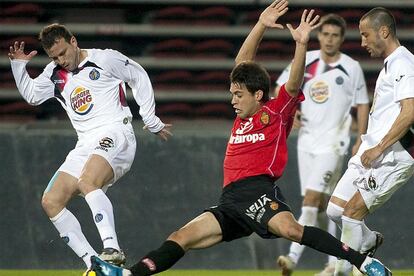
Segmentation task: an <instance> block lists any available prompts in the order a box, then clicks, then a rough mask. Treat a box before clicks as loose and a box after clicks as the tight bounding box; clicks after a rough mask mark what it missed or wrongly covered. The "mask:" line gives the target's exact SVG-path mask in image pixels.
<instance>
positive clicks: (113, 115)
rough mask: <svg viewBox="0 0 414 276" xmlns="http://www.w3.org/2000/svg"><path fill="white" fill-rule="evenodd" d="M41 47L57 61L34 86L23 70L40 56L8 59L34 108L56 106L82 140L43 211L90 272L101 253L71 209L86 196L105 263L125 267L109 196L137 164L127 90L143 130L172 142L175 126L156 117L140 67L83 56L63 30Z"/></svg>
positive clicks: (111, 56)
mask: <svg viewBox="0 0 414 276" xmlns="http://www.w3.org/2000/svg"><path fill="white" fill-rule="evenodd" d="M39 39H40V41H41V44H42V46H43V48H44V50H45V52H46V53H47V55H48V56H49V57H50V58H51V59H52V60H53V61H52V62H51V63H49V64H48V65H47V66H46V68H45V69H44V71H43V72H42V73H41V74H40V75H39V76H38V77H36V78H34V79H32V78H30V76H29V75H28V73H27V71H26V64H27V63H28V62H29V61H30V60H31V59H32V58H33V57H34V56H35V55H36V54H37V52H36V51H32V52H30V53H29V54H25V52H24V42H20V43H19V42H17V41H16V42H15V43H14V45H12V46H10V52H9V54H8V55H9V58H10V60H11V68H12V72H13V75H14V78H15V80H16V85H17V88H18V90H19V92H20V94H21V95H22V96H23V98H24V99H25V100H26V101H27V102H28V103H29V104H32V105H39V104H41V103H43V102H44V101H46V100H47V99H50V98H56V99H57V100H58V101H59V102H60V104H61V105H62V107H63V108H64V109H65V110H66V112H67V114H68V117H69V119H70V121H71V123H72V125H73V127H74V128H75V130H76V133H77V135H78V142H77V144H76V147H75V148H74V149H73V150H72V151H71V152H69V154H68V156H67V157H66V160H65V161H64V162H63V164H62V165H61V166H60V168H59V169H58V170H57V172H56V173H55V175H54V176H53V178H52V179H51V181H50V182H49V185H48V186H47V188H46V190H45V192H44V194H43V198H42V206H43V209H44V210H45V212H46V214H47V215H48V217H49V218H50V220H51V221H52V223H53V225H54V226H55V227H56V229H57V230H58V232H59V234H60V236H61V237H62V239H63V240H64V241H65V242H66V243H67V244H68V245H69V246H70V247H71V248H72V249H73V251H74V252H75V253H76V254H77V255H78V256H79V257H80V258H82V259H83V261H84V262H85V264H86V266H87V267H88V268H89V267H90V257H91V256H93V255H97V253H96V251H95V250H94V249H93V248H92V247H91V245H90V244H89V242H88V241H87V239H86V238H85V236H84V234H83V233H82V230H81V226H80V224H79V221H78V220H77V219H76V217H75V216H74V215H73V214H72V213H71V212H70V211H69V210H68V209H66V205H67V203H68V202H69V200H70V199H71V198H72V197H74V196H76V195H78V194H81V195H83V196H84V197H85V200H86V202H87V204H88V205H89V207H90V209H91V211H92V215H93V219H94V222H95V224H96V226H97V228H98V232H99V234H100V237H101V240H102V242H103V252H102V254H101V255H100V256H101V257H102V258H104V259H107V260H108V261H110V262H113V263H115V264H123V263H124V262H125V255H124V254H123V253H122V251H121V249H120V246H119V243H118V239H117V235H116V232H115V222H114V214H113V208H112V204H111V202H110V200H109V198H108V197H107V196H106V195H105V192H104V191H106V189H107V187H108V186H111V185H112V184H113V183H114V182H116V181H117V180H118V179H119V178H120V177H122V176H123V175H124V174H125V173H126V172H127V171H128V170H129V169H130V167H131V165H132V162H133V160H134V156H135V148H136V141H135V135H134V131H133V128H132V126H131V120H132V114H131V112H130V110H129V108H128V105H127V103H126V98H125V92H126V91H125V83H127V84H128V85H129V86H130V87H131V89H132V93H133V95H134V98H135V100H136V102H137V103H138V105H139V106H140V111H139V113H140V115H141V117H142V119H143V121H144V123H145V128H147V129H148V130H149V131H151V132H152V133H156V134H158V135H159V136H160V137H161V138H162V139H163V140H167V139H168V137H169V136H170V135H171V133H170V131H169V129H170V127H171V125H168V124H164V123H163V122H162V121H161V120H160V119H159V118H158V117H157V116H156V115H155V102H154V93H153V90H152V85H151V82H150V79H149V77H148V75H147V73H146V72H145V70H144V69H143V68H142V67H141V66H140V65H139V64H138V63H136V62H134V61H133V60H131V59H130V58H128V57H126V56H124V55H122V54H121V53H119V52H117V51H114V50H98V49H80V48H79V47H78V43H77V40H76V38H75V37H74V36H73V35H72V33H71V32H70V31H69V30H68V29H67V28H66V27H65V26H63V25H59V24H52V25H49V26H46V27H45V28H43V30H42V31H41V32H40V35H39Z"/></svg>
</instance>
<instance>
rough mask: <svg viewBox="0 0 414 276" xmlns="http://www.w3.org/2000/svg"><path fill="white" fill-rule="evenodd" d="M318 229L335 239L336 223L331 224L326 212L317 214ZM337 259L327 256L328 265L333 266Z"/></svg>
mask: <svg viewBox="0 0 414 276" xmlns="http://www.w3.org/2000/svg"><path fill="white" fill-rule="evenodd" d="M318 227H319V228H321V229H323V230H326V231H327V232H328V233H329V234H331V235H332V236H334V237H336V223H335V222H333V221H332V220H331V219H330V218H329V217H328V215H327V214H326V212H320V213H318ZM336 260H337V258H336V257H335V256H331V255H329V256H328V263H330V264H331V263H332V264H335V262H336Z"/></svg>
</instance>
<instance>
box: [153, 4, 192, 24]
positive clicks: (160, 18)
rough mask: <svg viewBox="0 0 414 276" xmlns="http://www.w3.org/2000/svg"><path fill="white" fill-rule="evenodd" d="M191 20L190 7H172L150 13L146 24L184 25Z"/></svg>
mask: <svg viewBox="0 0 414 276" xmlns="http://www.w3.org/2000/svg"><path fill="white" fill-rule="evenodd" d="M192 20H193V10H192V9H191V8H190V7H184V6H173V7H167V8H164V9H161V10H158V11H153V12H150V13H149V15H148V17H147V20H146V21H147V22H148V23H150V24H165V25H171V24H173V25H186V24H190V23H191V22H192Z"/></svg>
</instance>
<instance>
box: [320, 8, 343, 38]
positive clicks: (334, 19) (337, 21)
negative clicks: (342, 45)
mask: <svg viewBox="0 0 414 276" xmlns="http://www.w3.org/2000/svg"><path fill="white" fill-rule="evenodd" d="M320 21H321V22H322V23H321V25H320V26H319V29H318V30H319V32H322V27H323V26H324V25H335V26H338V27H339V28H340V29H341V36H344V35H345V30H346V22H345V19H344V18H343V17H341V16H339V15H337V14H334V13H329V14H327V15H324V16H322V18H321V20H320Z"/></svg>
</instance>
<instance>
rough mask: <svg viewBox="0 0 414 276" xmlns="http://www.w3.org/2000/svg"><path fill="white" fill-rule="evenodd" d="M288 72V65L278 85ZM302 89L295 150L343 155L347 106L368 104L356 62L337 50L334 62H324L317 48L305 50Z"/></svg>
mask: <svg viewBox="0 0 414 276" xmlns="http://www.w3.org/2000/svg"><path fill="white" fill-rule="evenodd" d="M289 73H290V66H288V67H287V68H286V69H285V70H284V71H283V73H282V74H281V75H280V77H279V78H278V80H277V84H278V85H279V86H281V85H282V84H283V83H285V82H286V81H287V80H288V78H289ZM302 90H303V93H304V94H305V97H306V100H305V101H303V102H302V103H301V112H302V117H301V122H302V127H301V128H300V130H299V137H298V150H301V151H305V152H311V153H314V154H321V153H328V152H335V153H337V154H340V155H343V154H345V153H346V152H347V150H348V147H349V142H350V126H351V122H352V117H351V115H350V109H351V107H352V106H355V105H357V104H367V103H369V99H368V94H367V88H366V84H365V79H364V74H363V72H362V69H361V66H360V65H359V62H357V61H356V60H354V59H352V58H350V57H349V56H347V55H345V54H343V53H341V56H340V58H339V60H338V61H337V62H335V63H332V64H326V63H325V62H324V61H323V60H322V58H321V53H320V50H315V51H308V52H307V53H306V68H305V75H304V83H303V87H302Z"/></svg>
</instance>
